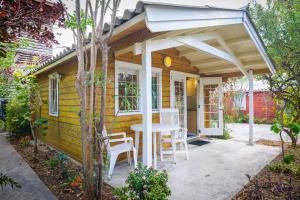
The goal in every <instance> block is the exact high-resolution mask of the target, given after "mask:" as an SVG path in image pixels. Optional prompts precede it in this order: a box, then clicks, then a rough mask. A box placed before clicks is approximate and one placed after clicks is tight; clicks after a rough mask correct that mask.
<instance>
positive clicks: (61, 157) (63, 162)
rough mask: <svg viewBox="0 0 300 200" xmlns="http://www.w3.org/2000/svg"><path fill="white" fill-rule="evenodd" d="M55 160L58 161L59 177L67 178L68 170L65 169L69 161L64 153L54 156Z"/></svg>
mask: <svg viewBox="0 0 300 200" xmlns="http://www.w3.org/2000/svg"><path fill="white" fill-rule="evenodd" d="M56 159H57V160H58V167H59V171H60V175H61V176H62V177H63V178H68V177H69V175H70V174H69V173H68V170H67V169H66V166H65V165H66V161H67V160H68V159H69V158H68V157H67V156H66V155H65V154H64V153H58V154H57V155H56Z"/></svg>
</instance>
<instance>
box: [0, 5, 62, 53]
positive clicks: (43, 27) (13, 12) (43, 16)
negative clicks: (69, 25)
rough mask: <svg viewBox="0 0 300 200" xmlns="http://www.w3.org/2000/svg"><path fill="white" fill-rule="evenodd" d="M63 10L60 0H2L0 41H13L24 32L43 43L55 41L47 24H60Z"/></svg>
mask: <svg viewBox="0 0 300 200" xmlns="http://www.w3.org/2000/svg"><path fill="white" fill-rule="evenodd" d="M64 10H65V8H64V5H63V4H62V3H60V2H58V3H48V2H46V0H42V1H29V0H21V1H11V0H3V1H1V6H0V21H1V26H0V27H1V28H0V42H6V43H8V42H12V41H15V40H16V39H17V38H18V37H23V36H24V33H26V35H27V36H28V37H30V38H32V39H35V40H38V41H41V42H43V43H47V44H50V43H51V42H55V43H57V41H56V40H55V38H54V33H53V31H52V29H51V28H50V27H49V26H51V25H53V24H54V23H57V24H58V25H59V26H62V23H63V22H64ZM20 16H22V17H20ZM1 53H3V52H1ZM0 57H3V54H1V56H0ZM4 57H5V56H4Z"/></svg>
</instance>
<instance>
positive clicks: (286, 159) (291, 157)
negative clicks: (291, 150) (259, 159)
mask: <svg viewBox="0 0 300 200" xmlns="http://www.w3.org/2000/svg"><path fill="white" fill-rule="evenodd" d="M283 162H284V163H285V164H291V163H292V162H295V156H294V155H293V154H289V155H287V156H284V158H283Z"/></svg>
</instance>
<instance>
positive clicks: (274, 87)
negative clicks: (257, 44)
mask: <svg viewBox="0 0 300 200" xmlns="http://www.w3.org/2000/svg"><path fill="white" fill-rule="evenodd" d="M299 8H300V2H299V0H288V1H275V0H269V1H268V4H267V7H263V6H261V5H259V4H254V6H252V7H251V9H250V12H251V15H252V18H253V19H254V22H255V25H256V27H257V29H258V31H259V33H260V34H261V35H262V39H263V40H264V42H265V44H266V46H267V51H268V53H269V54H270V56H271V57H272V58H273V59H274V61H275V64H276V66H277V68H276V70H277V72H276V74H275V75H273V76H272V75H268V76H265V79H266V80H267V81H268V82H269V85H270V90H271V91H272V93H273V95H274V98H275V99H276V100H277V102H278V105H279V106H280V109H279V110H278V113H277V116H278V119H277V120H278V123H280V124H281V126H282V131H284V132H285V133H287V134H288V136H289V137H290V138H291V140H292V145H293V147H295V146H296V139H295V138H296V136H295V132H294V131H293V130H291V129H290V127H289V124H291V123H294V124H295V123H296V124H299V123H300V79H299V77H300V56H299V55H300V29H299V27H300V9H299Z"/></svg>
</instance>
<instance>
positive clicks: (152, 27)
mask: <svg viewBox="0 0 300 200" xmlns="http://www.w3.org/2000/svg"><path fill="white" fill-rule="evenodd" d="M187 13H188V14H187ZM109 26H110V25H109V24H105V28H104V33H103V34H106V32H107V31H108V30H109ZM114 28H115V30H114V34H113V38H112V42H115V41H118V40H119V39H121V38H125V37H126V36H128V35H129V34H132V33H134V32H137V31H139V30H142V29H145V28H147V29H148V30H149V31H150V32H151V33H157V34H158V36H155V37H154V38H151V40H152V41H155V40H157V42H159V41H163V40H166V39H171V40H169V41H172V42H171V43H172V44H169V46H168V45H166V46H165V47H166V48H167V47H169V48H172V47H175V48H176V49H177V50H178V52H179V55H180V56H184V57H185V58H187V59H188V60H189V61H190V62H191V65H192V66H195V67H197V68H198V69H199V74H200V75H206V76H212V75H224V76H233V75H243V74H244V75H246V74H247V71H248V70H249V69H252V70H253V71H254V73H269V72H271V73H275V68H274V65H273V63H272V61H271V59H270V58H269V57H268V55H267V53H266V50H265V46H264V44H263V42H262V40H261V38H260V36H259V34H258V33H257V31H256V29H255V27H254V25H253V23H252V22H251V19H250V17H249V16H248V14H247V12H246V10H245V9H224V8H216V7H209V6H196V7H195V6H186V5H178V4H165V3H157V2H155V3H153V2H145V1H144V2H138V3H137V4H136V8H135V9H134V10H125V11H124V14H123V16H122V17H121V18H118V19H117V21H116V25H115V27H114ZM186 36H193V37H192V38H186ZM194 36H195V37H194ZM180 37H181V38H180ZM199 38H200V41H199ZM201 38H202V39H201ZM178 39H179V40H178ZM187 39H188V41H187ZM197 40H198V41H197ZM198 42H200V43H199V44H195V43H198ZM172 45H173V46H172ZM199 45H200V46H199ZM138 46H139V44H135V45H134V46H131V47H128V48H127V49H123V50H121V51H119V52H117V53H119V54H121V53H125V52H128V51H134V52H135V54H139V53H137V51H139V50H138V48H137V47H138ZM212 51H213V52H214V53H212ZM75 56H76V52H75V48H72V49H69V50H66V51H64V52H63V53H61V54H60V55H58V56H56V57H54V58H53V59H51V60H50V61H47V62H46V63H43V64H42V65H41V66H39V67H37V68H36V69H35V71H34V72H33V73H35V74H38V73H41V72H43V71H45V70H49V69H50V68H52V67H55V66H56V65H57V64H59V63H61V62H64V61H66V60H68V59H70V58H73V57H75Z"/></svg>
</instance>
